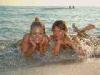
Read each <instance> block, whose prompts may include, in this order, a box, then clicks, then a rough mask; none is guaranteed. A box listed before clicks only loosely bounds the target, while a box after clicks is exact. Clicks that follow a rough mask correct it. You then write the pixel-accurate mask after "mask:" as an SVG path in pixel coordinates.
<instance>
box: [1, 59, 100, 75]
mask: <svg viewBox="0 0 100 75" xmlns="http://www.w3.org/2000/svg"><path fill="white" fill-rule="evenodd" d="M99 69H100V59H99V58H93V59H87V60H85V61H83V62H80V63H71V64H66V63H59V64H51V65H42V66H39V67H32V68H27V69H18V70H17V71H9V72H4V73H0V75H100V71H99Z"/></svg>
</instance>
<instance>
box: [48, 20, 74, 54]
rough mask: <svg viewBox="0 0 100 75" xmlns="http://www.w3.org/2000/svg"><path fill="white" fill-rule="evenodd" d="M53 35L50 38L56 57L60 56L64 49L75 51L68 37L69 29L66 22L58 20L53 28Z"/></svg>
mask: <svg viewBox="0 0 100 75" xmlns="http://www.w3.org/2000/svg"><path fill="white" fill-rule="evenodd" d="M52 32H53V35H51V36H50V37H49V39H50V40H51V44H50V45H51V47H52V50H53V54H54V55H59V53H60V51H61V50H62V49H66V48H72V49H74V45H73V41H72V40H71V39H70V37H69V36H68V29H67V26H66V23H65V21H63V20H57V21H55V22H54V24H53V26H52Z"/></svg>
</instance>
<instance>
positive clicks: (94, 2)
mask: <svg viewBox="0 0 100 75" xmlns="http://www.w3.org/2000/svg"><path fill="white" fill-rule="evenodd" d="M0 5H11V6H13V5H14V6H33V5H35V6H57V5H58V6H66V5H76V6H100V0H0Z"/></svg>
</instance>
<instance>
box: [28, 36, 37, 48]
mask: <svg viewBox="0 0 100 75" xmlns="http://www.w3.org/2000/svg"><path fill="white" fill-rule="evenodd" d="M29 40H30V43H31V44H32V46H33V47H36V44H35V42H34V41H33V39H32V37H30V39H29Z"/></svg>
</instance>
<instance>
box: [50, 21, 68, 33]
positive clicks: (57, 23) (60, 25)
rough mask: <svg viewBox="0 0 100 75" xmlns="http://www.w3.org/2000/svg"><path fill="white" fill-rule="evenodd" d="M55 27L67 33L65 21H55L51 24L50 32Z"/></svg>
mask: <svg viewBox="0 0 100 75" xmlns="http://www.w3.org/2000/svg"><path fill="white" fill-rule="evenodd" d="M55 27H58V28H60V29H61V30H64V31H66V32H67V31H68V29H67V27H66V23H65V21H63V20H57V21H55V22H54V23H53V26H52V31H53V30H54V29H55Z"/></svg>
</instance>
